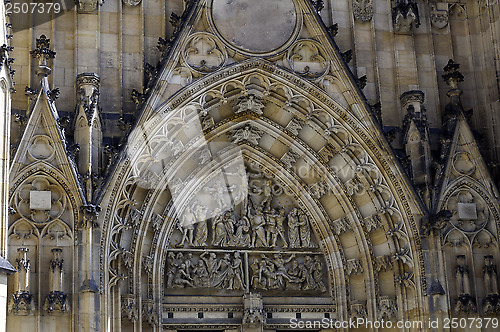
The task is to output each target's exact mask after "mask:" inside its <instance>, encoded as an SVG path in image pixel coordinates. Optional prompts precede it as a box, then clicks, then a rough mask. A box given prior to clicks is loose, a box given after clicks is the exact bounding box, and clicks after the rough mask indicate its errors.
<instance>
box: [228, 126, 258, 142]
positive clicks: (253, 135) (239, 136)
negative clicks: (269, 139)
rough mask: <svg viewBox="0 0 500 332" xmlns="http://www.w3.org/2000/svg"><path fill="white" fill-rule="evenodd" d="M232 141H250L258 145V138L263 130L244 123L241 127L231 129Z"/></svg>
mask: <svg viewBox="0 0 500 332" xmlns="http://www.w3.org/2000/svg"><path fill="white" fill-rule="evenodd" d="M232 133H233V143H239V142H244V141H247V142H250V143H252V144H255V145H258V144H259V139H260V138H261V137H262V135H264V131H262V130H260V129H258V128H255V127H252V126H251V125H249V124H246V125H244V126H243V127H242V128H238V129H235V130H233V132H232Z"/></svg>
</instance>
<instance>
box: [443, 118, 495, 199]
mask: <svg viewBox="0 0 500 332" xmlns="http://www.w3.org/2000/svg"><path fill="white" fill-rule="evenodd" d="M456 121H457V122H456V127H455V132H454V134H453V138H452V141H451V146H450V148H449V152H448V155H447V160H446V163H445V164H444V173H443V176H442V179H443V181H442V184H441V193H444V192H446V191H448V188H449V187H450V186H454V185H456V183H457V182H458V183H461V182H462V181H461V179H462V178H465V179H464V180H466V181H468V182H476V183H477V184H478V185H481V186H482V187H484V188H485V189H486V190H487V191H488V192H489V193H490V194H491V195H492V196H495V197H500V196H498V190H497V189H496V186H495V185H494V182H493V180H492V178H491V175H490V174H489V172H488V168H487V165H486V162H485V160H484V158H483V156H482V155H481V152H480V150H479V147H478V145H477V142H476V139H475V138H474V134H473V133H472V131H471V129H470V126H469V124H468V123H467V120H466V119H465V117H464V115H463V114H460V115H459V116H458V118H457V120H456Z"/></svg>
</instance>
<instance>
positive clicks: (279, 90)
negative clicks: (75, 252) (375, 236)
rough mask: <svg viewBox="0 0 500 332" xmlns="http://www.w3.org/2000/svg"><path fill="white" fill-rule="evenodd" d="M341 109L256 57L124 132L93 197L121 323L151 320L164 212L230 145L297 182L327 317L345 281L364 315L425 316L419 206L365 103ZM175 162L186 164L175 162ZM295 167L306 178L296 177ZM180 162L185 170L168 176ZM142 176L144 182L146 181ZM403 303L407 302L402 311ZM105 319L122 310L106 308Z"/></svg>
mask: <svg viewBox="0 0 500 332" xmlns="http://www.w3.org/2000/svg"><path fill="white" fill-rule="evenodd" d="M252 77H253V79H252ZM249 78H250V79H249ZM257 78H261V79H260V80H258V79H257ZM223 87H226V88H223ZM212 92H213V93H212ZM207 96H210V97H209V98H207ZM349 106H350V107H349V109H346V108H345V107H344V106H342V105H341V104H340V103H338V102H336V101H335V100H333V99H331V97H329V96H328V95H327V94H326V93H325V92H324V91H323V90H321V88H319V87H318V86H317V85H315V84H314V83H312V82H310V81H307V80H306V79H303V78H301V77H299V76H297V75H296V74H293V73H290V72H288V71H285V70H281V69H279V68H277V67H275V66H273V65H272V64H270V63H268V62H266V61H263V60H255V59H254V60H249V61H244V62H241V63H237V64H233V65H231V66H229V67H227V68H224V69H221V70H219V71H217V72H216V73H212V74H208V75H206V76H205V77H202V78H200V79H199V80H197V81H195V82H193V83H192V84H191V85H189V86H187V87H185V88H184V89H182V90H181V91H179V92H178V93H177V94H176V95H174V96H173V97H172V98H171V99H169V100H168V101H167V102H166V103H164V104H163V105H161V106H160V107H159V108H158V110H157V112H156V114H154V115H153V116H151V117H150V118H149V119H148V120H146V121H143V122H142V125H141V128H136V129H135V130H134V132H132V134H131V135H130V137H129V143H128V145H127V147H126V149H125V151H124V156H123V158H122V161H121V162H120V164H119V165H118V166H117V171H116V172H115V175H114V176H113V178H112V179H111V180H110V181H109V182H108V184H107V186H108V187H110V189H112V190H106V191H103V192H108V193H109V194H107V195H106V196H104V197H102V204H101V205H102V206H103V207H104V211H103V212H104V213H101V214H100V215H99V223H100V224H101V225H102V229H103V237H102V242H101V249H100V250H101V252H100V267H101V273H102V275H101V286H102V289H103V291H104V296H105V297H108V298H109V297H110V296H116V294H117V293H116V292H118V294H124V297H122V300H123V299H125V302H122V309H124V308H125V309H126V310H124V311H125V312H126V314H125V316H126V317H128V318H129V319H130V320H131V321H137V320H139V319H142V320H143V322H144V321H145V320H147V321H148V322H150V323H151V324H153V325H154V324H160V323H161V317H162V314H161V312H162V308H161V307H160V305H159V303H160V302H161V301H159V298H160V296H161V295H162V291H163V289H160V285H162V284H163V281H162V279H161V276H162V275H164V274H165V270H164V269H165V257H166V250H167V249H168V248H165V246H168V245H169V241H170V238H171V236H170V235H171V234H172V232H173V231H174V230H175V227H176V226H175V223H176V222H177V220H176V219H178V216H176V215H175V214H174V215H172V212H173V211H174V210H175V209H174V208H173V205H174V203H175V205H176V207H177V208H178V212H179V213H180V212H181V211H183V210H184V209H185V206H187V205H188V203H190V202H191V201H192V199H193V198H192V197H191V196H192V195H193V192H196V190H199V189H195V188H202V187H203V186H204V185H205V184H206V183H208V182H210V181H211V178H210V175H209V174H213V173H214V171H215V170H216V169H217V167H215V166H214V165H215V164H212V165H211V164H210V163H211V162H212V163H213V160H214V159H218V162H219V164H220V165H224V162H223V161H224V160H225V162H226V163H227V162H228V161H229V159H230V158H229V157H228V156H232V155H231V153H232V152H231V151H230V150H231V149H230V148H227V146H233V147H234V146H237V147H239V148H240V149H241V151H242V156H243V160H245V162H246V163H250V162H251V161H252V159H253V162H255V163H257V164H259V163H260V164H261V165H263V166H264V167H263V168H268V170H278V171H279V172H280V175H279V176H275V177H274V180H275V181H276V182H281V183H283V185H285V186H289V187H294V188H300V190H299V189H295V195H296V196H297V197H302V198H303V199H302V200H301V199H300V198H299V199H298V200H297V201H301V202H300V203H299V204H298V205H299V206H301V207H303V208H305V209H307V210H308V211H309V213H310V214H311V216H312V222H311V223H312V226H313V229H314V233H315V236H316V239H317V241H318V244H319V245H320V248H321V250H322V252H323V254H324V255H325V256H326V258H327V260H326V261H327V265H328V271H327V274H326V275H327V276H328V279H329V280H328V283H329V284H330V285H332V288H331V290H330V291H331V295H332V296H331V298H332V300H333V301H332V302H331V304H332V305H335V306H336V313H335V315H336V317H337V318H338V319H342V318H344V319H345V318H347V317H349V316H350V315H354V314H356V312H358V311H359V310H358V309H359V308H360V307H359V303H357V302H356V300H357V299H356V297H357V296H358V294H357V293H356V290H354V289H350V287H349V285H350V284H352V285H355V284H356V283H357V284H359V283H361V285H364V287H366V293H367V294H368V295H367V296H368V297H367V298H365V299H362V301H364V304H363V306H364V308H366V309H363V308H362V311H363V310H366V315H367V317H372V318H376V317H377V311H379V312H380V309H379V307H378V306H379V304H378V303H379V299H378V298H381V299H382V298H383V299H386V297H387V296H389V297H390V296H393V297H395V298H396V305H397V307H398V308H400V309H401V310H400V312H399V313H398V317H400V318H404V317H409V316H408V315H409V312H410V311H413V313H412V314H411V315H415V314H414V312H417V315H418V316H420V318H422V317H423V316H422V315H424V314H425V312H427V309H426V308H425V304H424V303H425V301H424V300H423V296H424V295H425V292H426V280H425V272H424V265H423V253H422V248H421V243H420V237H419V234H418V226H417V223H416V221H415V220H418V218H419V217H420V216H422V215H423V208H422V206H421V204H420V203H419V200H418V199H417V197H416V196H415V195H414V193H413V192H412V191H411V190H405V189H407V188H409V187H410V185H409V184H408V183H407V181H408V180H407V179H406V177H405V176H404V175H403V173H402V171H401V169H400V168H399V167H398V165H397V164H396V162H395V158H394V157H393V156H392V154H390V153H389V154H388V153H387V151H389V150H390V148H389V146H388V145H387V143H385V140H384V139H383V137H382V134H381V133H380V131H379V130H378V128H377V126H376V125H375V124H374V123H373V122H370V121H366V119H367V118H370V116H369V113H368V109H367V107H366V105H364V103H363V102H362V101H361V99H359V102H358V104H351V105H349ZM360 109H361V110H360ZM357 116H359V117H361V118H362V119H361V120H360V119H359V118H358V117H357ZM140 123H141V122H140ZM188 123H189V125H187V124H188ZM190 128H192V129H193V130H195V131H197V132H198V134H192V132H191V133H190V130H191V129H190ZM245 131H246V132H245ZM145 133H147V135H144V134H145ZM190 135H191V136H190ZM145 136H146V137H145ZM144 137H145V138H144ZM200 142H207V143H206V145H203V144H202V143H200ZM218 142H222V143H223V147H222V148H221V149H220V150H221V151H222V152H221V154H220V155H218V156H216V157H214V156H213V154H212V151H213V149H211V145H210V144H215V143H218ZM224 144H225V145H224ZM224 147H226V148H225V149H226V150H224ZM385 155H389V156H388V157H387V156H385ZM228 158H229V159H228ZM219 159H220V160H219ZM233 159H234V158H233ZM186 160H192V161H193V163H192V164H183V163H185V161H186ZM210 160H211V161H210ZM266 165H267V166H266ZM299 165H305V166H304V167H306V168H307V169H309V170H313V171H314V172H313V173H314V174H313V175H303V176H301V175H299V174H297V172H296V169H298V166H299ZM337 165H340V166H338V167H337ZM184 166H185V167H184ZM189 167H191V168H192V172H191V173H193V174H194V175H189V174H191V173H189V174H187V175H186V174H181V175H179V174H180V173H178V172H177V170H179V169H189ZM176 172H177V173H176ZM268 173H272V171H271V172H268ZM263 174H264V175H265V174H266V172H265V171H264V172H263ZM177 175H179V176H177ZM190 176H191V177H190ZM204 181H205V182H204ZM151 183H155V186H154V187H151V186H148V184H151ZM167 188H168V190H167ZM183 188H184V189H183ZM190 188H192V189H193V190H192V191H191V189H190ZM177 191H179V195H176V192H177ZM293 191H294V190H292V192H293ZM173 193H174V195H173ZM190 195H191V196H190ZM176 197H177V198H176ZM329 202H335V203H329ZM332 205H335V207H334V208H332ZM339 225H341V226H339ZM377 231H378V232H381V233H380V234H383V236H384V238H385V240H384V241H383V243H372V242H373V241H372V237H371V235H370V234H371V233H372V232H377ZM349 239H351V241H352V243H354V244H355V250H348V252H346V251H345V248H344V247H345V243H343V241H349ZM384 250H385V251H384ZM383 254H386V256H388V257H389V258H387V259H386V260H392V261H393V263H392V265H393V266H394V268H393V270H391V271H393V278H394V280H395V281H394V283H395V285H396V287H394V288H395V289H396V291H395V292H396V293H394V294H383V293H381V291H380V287H379V281H378V280H377V278H376V277H374V276H373V274H372V273H378V272H373V271H380V270H381V269H379V268H376V267H375V266H376V265H377V264H378V263H377V262H378V261H382V260H383V259H381V258H384V256H383ZM354 263H356V264H354ZM378 265H380V264H378ZM378 265H377V266H378ZM392 265H391V266H392ZM389 270H390V269H389ZM116 285H118V286H117V287H116ZM153 285H154V286H153ZM144 289H147V290H148V291H147V292H146V293H147V294H145V293H144ZM113 294H114V295H113ZM409 300H410V301H409ZM408 301H409V302H413V303H414V304H415V306H416V307H412V308H410V307H407V304H406V303H407V302H408ZM140 303H142V304H143V305H142V307H141V306H140V305H139V304H140ZM145 304H148V306H147V308H146V307H145ZM146 309H147V310H146ZM413 309H416V311H414V310H413ZM120 312H121V313H120ZM141 313H142V314H141ZM105 315H109V316H113V315H114V316H115V317H116V315H123V312H122V310H120V309H119V308H110V310H109V311H108V312H106V313H105ZM411 317H412V318H415V316H411Z"/></svg>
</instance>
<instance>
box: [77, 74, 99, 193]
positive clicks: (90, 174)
mask: <svg viewBox="0 0 500 332" xmlns="http://www.w3.org/2000/svg"><path fill="white" fill-rule="evenodd" d="M99 83H100V79H99V76H97V74H95V73H83V74H79V75H78V76H77V78H76V88H77V90H76V91H77V114H76V117H75V143H76V144H78V145H79V153H78V158H77V159H78V170H79V172H80V174H81V175H82V176H83V178H84V179H85V189H86V196H87V197H86V198H87V201H89V202H91V201H92V194H93V189H94V183H93V182H94V179H95V178H96V177H98V176H99V175H100V171H101V155H102V151H101V150H102V149H101V146H102V126H101V120H100V118H99Z"/></svg>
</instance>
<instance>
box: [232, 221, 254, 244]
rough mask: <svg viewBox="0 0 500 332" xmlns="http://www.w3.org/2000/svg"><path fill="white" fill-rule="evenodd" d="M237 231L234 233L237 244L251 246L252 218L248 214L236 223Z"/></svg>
mask: <svg viewBox="0 0 500 332" xmlns="http://www.w3.org/2000/svg"><path fill="white" fill-rule="evenodd" d="M235 228H236V232H235V234H234V240H235V246H241V247H249V246H250V242H251V237H250V220H248V218H247V217H246V216H243V217H242V218H240V219H239V220H238V221H237V222H236V224H235Z"/></svg>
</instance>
